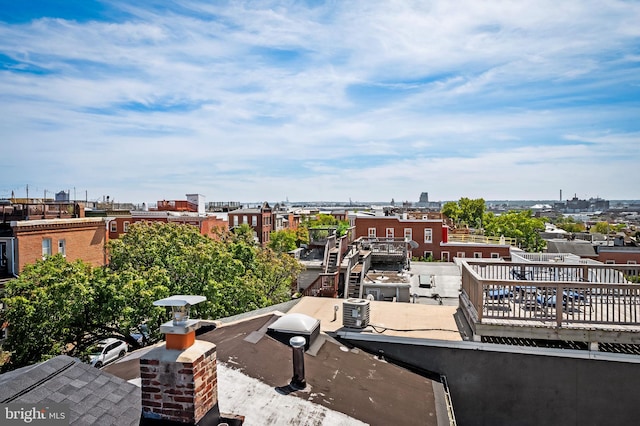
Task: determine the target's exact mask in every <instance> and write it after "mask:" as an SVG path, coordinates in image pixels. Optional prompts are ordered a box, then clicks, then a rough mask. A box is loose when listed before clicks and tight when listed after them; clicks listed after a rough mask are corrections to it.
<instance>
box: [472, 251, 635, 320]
mask: <svg viewBox="0 0 640 426" xmlns="http://www.w3.org/2000/svg"><path fill="white" fill-rule="evenodd" d="M639 273H640V266H638V265H602V264H599V265H594V264H573V265H571V264H554V263H551V262H537V263H533V262H532V263H526V264H523V263H507V262H505V263H480V262H478V263H474V262H462V290H463V298H465V299H466V303H467V304H468V306H467V307H468V308H470V309H472V310H473V311H474V312H473V314H474V316H475V317H476V319H477V322H480V323H481V322H483V321H484V320H494V319H498V320H513V321H519V322H522V323H521V324H526V323H533V322H536V323H538V324H539V323H540V322H542V323H547V325H548V326H553V327H567V326H578V327H580V326H584V324H591V325H602V324H606V325H616V326H637V327H638V328H639V329H640V283H639V282H638V277H639Z"/></svg>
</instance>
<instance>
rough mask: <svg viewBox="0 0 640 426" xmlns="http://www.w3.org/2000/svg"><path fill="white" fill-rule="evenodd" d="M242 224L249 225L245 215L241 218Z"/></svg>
mask: <svg viewBox="0 0 640 426" xmlns="http://www.w3.org/2000/svg"><path fill="white" fill-rule="evenodd" d="M242 223H246V224H249V219H248V218H247V215H244V216H242Z"/></svg>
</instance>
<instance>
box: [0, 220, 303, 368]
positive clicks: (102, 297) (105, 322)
mask: <svg viewBox="0 0 640 426" xmlns="http://www.w3.org/2000/svg"><path fill="white" fill-rule="evenodd" d="M246 237H247V235H246V233H238V234H232V233H229V234H228V235H225V236H224V238H223V239H221V240H213V239H211V238H209V237H206V236H202V235H200V233H199V232H198V230H197V228H195V227H193V226H190V225H176V224H162V223H154V224H151V223H138V224H134V225H132V226H131V227H130V228H129V232H127V234H125V235H124V236H123V237H122V238H121V239H119V240H113V241H110V242H109V245H108V250H109V259H110V264H109V267H106V268H92V267H91V266H89V265H86V264H84V263H82V262H81V261H77V262H73V263H69V262H67V261H66V260H65V259H64V258H63V257H62V256H59V255H56V256H51V257H48V258H47V259H46V260H44V261H39V262H37V263H36V264H35V265H30V266H27V267H25V269H24V271H23V272H22V274H21V275H20V277H19V278H17V279H15V280H11V281H10V282H9V283H8V284H7V286H6V297H5V299H4V303H5V306H6V309H5V310H4V312H3V313H2V316H3V318H2V320H3V321H6V322H7V323H8V325H9V337H8V339H7V341H6V342H5V345H4V349H5V350H9V351H11V352H12V355H11V361H10V365H11V368H17V367H20V366H23V365H28V364H31V363H34V362H38V361H41V360H44V359H47V358H48V357H51V356H55V355H58V354H69V355H71V356H82V355H83V354H85V353H86V351H87V349H88V348H89V346H91V345H92V344H93V343H95V342H96V341H98V340H102V339H104V338H105V337H117V338H120V339H123V340H126V341H127V342H128V343H130V344H132V345H135V344H136V342H135V340H134V339H133V338H132V337H131V336H130V333H131V332H134V331H136V328H138V327H139V325H140V324H142V323H145V324H146V325H147V327H148V329H149V331H150V335H151V340H154V339H157V338H159V337H160V335H159V326H160V324H161V323H163V322H164V321H167V320H168V319H169V315H168V312H167V310H166V309H165V308H160V307H155V306H153V304H152V302H153V301H154V300H157V299H161V298H164V297H167V296H169V295H172V294H199V295H204V296H206V297H207V301H206V302H204V303H200V304H198V305H195V306H194V307H193V308H192V312H191V314H192V317H196V318H205V319H215V318H219V317H223V316H230V315H235V314H239V313H243V312H246V311H249V310H253V309H257V308H262V307H266V306H269V305H272V304H275V303H279V302H283V301H286V300H289V298H290V297H291V284H292V283H293V282H294V280H295V279H296V278H297V276H298V274H299V273H300V271H301V270H302V265H301V264H300V263H299V262H297V261H296V260H295V259H294V258H292V257H291V256H289V255H287V254H281V253H276V252H274V251H272V250H270V249H263V248H261V247H259V246H257V245H256V244H255V243H254V242H253V239H251V241H248V239H247V238H246Z"/></svg>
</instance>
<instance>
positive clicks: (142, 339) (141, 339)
mask: <svg viewBox="0 0 640 426" xmlns="http://www.w3.org/2000/svg"><path fill="white" fill-rule="evenodd" d="M136 331H139V333H131V334H130V336H131V337H132V338H133V339H134V340H135V341H136V342H138V344H139V345H140V346H144V345H145V344H146V343H147V342H148V340H149V327H147V324H140V325H139V326H138V330H136Z"/></svg>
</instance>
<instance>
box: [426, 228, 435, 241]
mask: <svg viewBox="0 0 640 426" xmlns="http://www.w3.org/2000/svg"><path fill="white" fill-rule="evenodd" d="M424 242H425V243H431V242H433V229H431V228H425V230H424Z"/></svg>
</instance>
